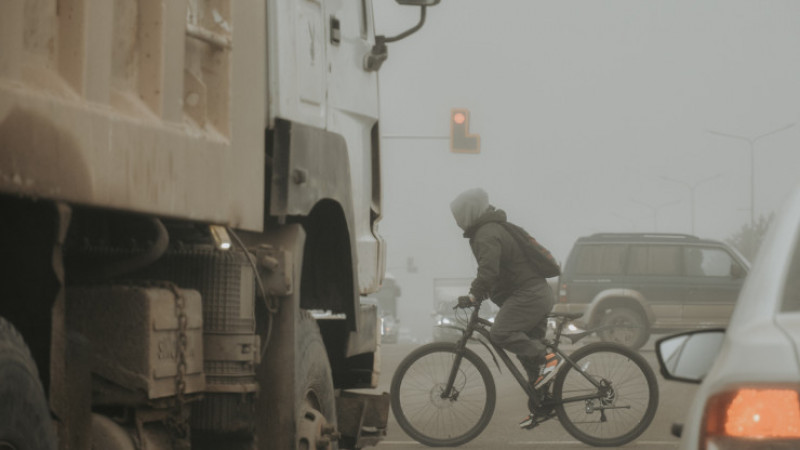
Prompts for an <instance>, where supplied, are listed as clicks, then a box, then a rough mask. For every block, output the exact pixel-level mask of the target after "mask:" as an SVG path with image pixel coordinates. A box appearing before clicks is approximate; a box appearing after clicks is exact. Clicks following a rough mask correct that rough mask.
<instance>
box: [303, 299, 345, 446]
mask: <svg viewBox="0 0 800 450" xmlns="http://www.w3.org/2000/svg"><path fill="white" fill-rule="evenodd" d="M296 336H297V358H299V361H300V362H299V364H298V367H297V377H298V379H297V381H298V382H297V385H296V391H295V405H296V409H295V411H297V419H296V420H297V422H296V425H297V427H296V429H297V448H298V449H300V450H305V449H313V450H316V449H332V450H335V449H337V448H338V446H337V445H336V442H335V440H334V439H332V434H333V432H334V430H335V427H336V398H335V396H334V391H333V377H332V376H331V368H330V364H329V362H328V353H327V352H326V350H325V344H323V342H322V336H321V335H320V332H319V327H318V326H317V322H316V321H315V320H314V318H313V317H311V315H310V314H309V313H308V312H307V311H302V310H301V311H300V320H299V321H298V324H297V330H296Z"/></svg>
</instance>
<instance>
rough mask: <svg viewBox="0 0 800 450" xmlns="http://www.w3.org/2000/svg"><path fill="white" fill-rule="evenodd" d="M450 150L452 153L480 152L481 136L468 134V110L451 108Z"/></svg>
mask: <svg viewBox="0 0 800 450" xmlns="http://www.w3.org/2000/svg"><path fill="white" fill-rule="evenodd" d="M450 151H451V152H454V153H480V151H481V137H480V135H477V134H469V110H468V109H466V108H453V109H452V110H451V111H450Z"/></svg>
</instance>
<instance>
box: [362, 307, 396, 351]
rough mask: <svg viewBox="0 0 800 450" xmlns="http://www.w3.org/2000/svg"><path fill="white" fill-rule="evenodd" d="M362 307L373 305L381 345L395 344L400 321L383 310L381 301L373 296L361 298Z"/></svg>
mask: <svg viewBox="0 0 800 450" xmlns="http://www.w3.org/2000/svg"><path fill="white" fill-rule="evenodd" d="M361 304H362V305H375V307H376V308H377V310H378V311H377V312H378V319H379V320H380V323H379V326H380V330H379V332H380V333H381V343H384V344H396V343H397V341H398V336H399V334H400V321H399V320H398V319H397V318H396V317H395V316H394V315H393V314H391V313H390V312H388V311H386V310H384V309H383V307H382V306H381V301H380V299H379V298H376V297H375V296H374V295H368V296H366V297H361Z"/></svg>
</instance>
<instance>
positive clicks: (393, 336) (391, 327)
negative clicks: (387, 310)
mask: <svg viewBox="0 0 800 450" xmlns="http://www.w3.org/2000/svg"><path fill="white" fill-rule="evenodd" d="M399 335H400V321H399V320H397V319H396V318H395V317H394V316H393V315H391V314H383V315H381V342H382V343H384V344H396V343H397V340H398V336H399Z"/></svg>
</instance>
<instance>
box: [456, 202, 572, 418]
mask: <svg viewBox="0 0 800 450" xmlns="http://www.w3.org/2000/svg"><path fill="white" fill-rule="evenodd" d="M450 210H451V211H452V213H453V217H454V218H455V220H456V224H458V226H459V227H460V228H461V229H462V230H464V237H465V238H468V239H469V244H470V247H471V248H472V253H473V255H475V259H476V261H477V263H478V273H477V276H476V277H475V279H474V280H473V281H472V284H471V286H470V290H469V295H466V296H462V297H459V299H458V301H459V304H461V305H464V304H465V303H466V302H469V303H475V302H478V301H483V300H485V299H487V298H490V299H491V300H492V301H493V302H494V303H495V304H497V305H498V306H499V307H500V311H499V312H498V313H497V315H496V316H495V319H494V324H493V325H492V330H491V338H492V341H494V342H495V343H496V344H497V345H499V346H500V347H502V348H504V349H506V350H507V351H509V352H511V353H514V354H516V355H517V358H518V359H519V360H520V363H521V364H522V367H523V368H524V369H525V371H526V372H527V374H528V380H529V382H530V383H531V386H532V387H533V388H534V389H537V388H540V387H542V386H544V385H545V384H547V382H548V381H550V379H552V377H553V376H554V375H555V373H556V371H557V370H558V368H559V367H560V365H561V363H562V361H561V357H559V356H558V355H556V354H555V353H549V354H546V347H545V345H544V343H543V342H542V339H543V338H544V337H545V333H546V331H547V318H546V316H547V313H549V312H550V310H551V309H552V308H553V303H554V301H555V299H554V296H553V291H552V289H550V286H549V285H548V284H547V281H546V280H545V278H544V277H543V276H542V275H541V274H539V273H537V272H536V271H535V269H534V267H533V266H532V264H531V263H530V262H529V260H528V259H527V257H526V255H525V254H524V253H523V251H522V249H521V248H520V247H519V244H518V243H517V241H516V240H515V239H514V237H513V236H512V235H511V234H510V233H509V232H508V231H507V230H506V229H505V228H504V226H503V225H502V223H503V222H507V220H506V213H505V212H504V211H503V210H500V209H495V207H494V206H492V205H490V204H489V195H488V194H487V193H486V191H484V190H483V189H481V188H475V189H470V190H467V191H465V192H463V193H461V194H460V195H459V196H458V197H456V199H455V200H453V202H452V203H450ZM533 422H534V414H533V412H531V413H530V414H529V415H528V416H527V417H525V419H523V420H522V422H520V427H522V428H526V427H529V426H530V425H532V424H533Z"/></svg>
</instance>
